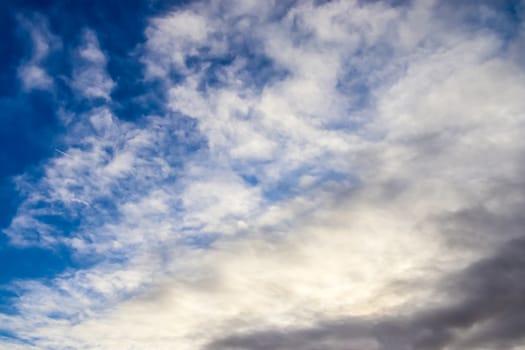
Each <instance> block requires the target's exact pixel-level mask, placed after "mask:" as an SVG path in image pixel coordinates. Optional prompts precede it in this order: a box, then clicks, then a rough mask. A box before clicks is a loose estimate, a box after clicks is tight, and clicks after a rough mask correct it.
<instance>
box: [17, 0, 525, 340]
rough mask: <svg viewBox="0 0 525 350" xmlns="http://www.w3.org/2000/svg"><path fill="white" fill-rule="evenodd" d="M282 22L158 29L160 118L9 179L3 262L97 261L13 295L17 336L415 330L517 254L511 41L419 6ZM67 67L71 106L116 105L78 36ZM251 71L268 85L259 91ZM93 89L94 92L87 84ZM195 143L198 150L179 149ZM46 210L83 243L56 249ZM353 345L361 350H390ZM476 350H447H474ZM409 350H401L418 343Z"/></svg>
mask: <svg viewBox="0 0 525 350" xmlns="http://www.w3.org/2000/svg"><path fill="white" fill-rule="evenodd" d="M278 3H279V2H275V3H274V4H271V3H268V4H266V3H261V2H256V1H253V2H251V1H215V2H211V3H207V2H197V3H193V4H190V5H187V6H186V7H185V8H184V9H180V10H177V11H174V12H172V13H168V14H165V15H163V16H162V17H159V18H154V19H151V21H150V26H149V27H148V29H147V30H146V37H147V41H146V43H145V44H144V45H143V47H142V50H143V57H142V60H143V62H144V64H145V65H146V73H145V74H146V78H147V79H159V80H160V81H161V82H162V84H163V86H164V88H165V89H166V96H167V107H168V109H169V110H170V112H171V113H172V114H171V115H169V116H164V117H157V116H149V117H147V118H146V119H145V121H144V122H143V123H142V124H141V125H138V124H133V123H130V122H124V121H121V120H118V119H117V118H115V116H113V115H112V113H111V112H110V111H109V109H107V108H105V107H103V108H100V109H96V110H92V111H90V112H88V113H86V114H85V115H81V116H78V118H79V119H78V120H77V121H75V122H73V124H72V127H71V130H70V135H69V139H68V140H67V141H68V144H69V145H70V146H69V148H68V149H65V150H64V151H63V152H64V153H63V154H60V155H57V157H56V158H55V159H52V160H50V161H49V162H48V163H46V164H45V166H44V170H45V176H44V177H43V178H42V179H41V180H40V181H39V182H38V183H36V184H34V183H31V182H30V181H28V180H27V179H25V178H20V180H19V183H20V186H21V189H25V191H26V193H27V200H26V201H25V202H24V203H23V204H22V205H21V206H20V208H19V212H18V214H17V216H16V218H15V219H14V220H13V222H12V224H11V226H10V228H9V229H8V230H7V233H8V234H9V235H10V237H11V238H12V240H13V241H14V242H18V243H19V244H45V245H50V246H52V245H53V244H56V243H57V242H60V243H62V244H66V245H69V246H70V247H72V248H73V249H75V251H76V253H77V254H79V256H82V255H83V254H85V255H88V254H91V255H93V256H95V257H105V258H106V260H103V262H101V263H99V264H96V265H95V266H94V267H91V268H88V269H86V270H83V271H77V272H71V271H70V272H66V273H64V274H62V275H60V276H58V277H57V278H56V279H54V280H53V281H51V282H49V283H48V284H47V285H46V284H43V283H40V282H24V283H20V284H19V285H18V286H17V288H19V290H20V291H23V292H21V295H22V297H21V298H20V300H19V302H18V304H17V308H18V309H19V310H21V311H22V312H21V316H20V317H21V318H20V317H18V316H12V317H11V318H12V320H13V322H11V325H10V326H9V329H10V330H11V331H13V332H15V333H16V334H20V335H21V336H22V337H27V338H29V339H33V340H34V342H35V344H38V345H39V346H43V347H50V348H59V349H60V348H64V349H66V348H67V347H80V348H87V349H97V348H122V349H141V348H149V347H153V348H156V349H171V348H173V346H176V347H177V348H178V349H181V350H184V349H188V350H189V349H199V348H205V347H206V346H208V345H209V344H216V346H219V345H217V344H220V340H221V339H226V340H225V343H224V342H223V343H222V344H230V343H228V340H231V339H234V338H232V337H233V336H236V335H243V334H244V335H246V334H248V335H250V334H255V336H256V335H257V334H258V333H257V332H261V331H264V330H267V329H278V330H280V331H282V332H283V333H287V332H288V331H290V334H292V335H293V333H292V332H291V330H292V329H309V328H308V327H316V326H318V325H319V324H320V323H322V322H332V321H333V322H338V321H339V320H348V319H352V320H360V321H361V322H365V321H366V320H370V319H372V320H380V321H381V320H387V319H390V318H389V317H392V315H398V314H403V315H405V314H408V315H412V314H415V315H419V314H418V312H423V313H424V311H425V310H434V309H439V308H440V307H445V306H447V305H449V304H451V303H455V302H457V300H453V299H454V298H455V297H456V295H451V294H448V295H447V293H444V292H443V288H445V287H444V283H443V278H445V277H447V276H453V275H455V274H458V273H461V271H465V269H466V271H470V270H469V266H471V264H473V263H474V262H475V261H477V260H478V259H481V258H482V257H483V256H486V255H487V254H488V253H491V254H492V253H494V252H495V251H497V249H499V247H501V246H502V245H504V244H505V243H506V242H509V241H510V240H512V239H515V238H520V237H522V232H521V231H520V229H519V227H520V222H521V221H520V220H521V217H520V214H519V212H520V210H519V208H520V206H521V205H522V203H523V202H524V201H525V196H524V194H523V190H522V189H519V186H520V185H521V184H522V181H523V180H522V178H521V177H522V175H521V174H522V171H523V167H522V166H521V165H520V160H521V159H522V158H523V152H524V151H525V144H524V142H523V141H522V140H523V137H522V134H523V131H524V130H523V125H524V124H523V118H524V117H525V114H524V111H525V103H524V102H523V98H522V97H523V95H524V93H525V76H524V71H523V67H520V66H519V65H518V64H517V63H516V61H515V58H514V57H513V56H512V52H511V54H509V53H507V52H506V51H505V50H503V47H504V38H501V37H500V36H498V35H497V33H495V32H493V31H491V30H488V29H486V28H483V29H479V28H477V27H476V26H475V25H472V27H471V28H470V29H469V30H465V28H464V27H463V26H462V25H458V24H457V23H456V22H452V20H449V19H447V18H445V17H443V18H442V17H437V16H434V15H433V14H434V12H435V11H437V10H439V5H438V4H437V2H433V1H418V2H414V3H413V4H406V5H402V6H398V7H393V6H390V5H388V4H387V3H385V2H370V3H362V2H358V1H332V2H326V3H323V4H317V3H315V2H307V1H304V2H298V3H296V4H294V5H293V6H292V7H291V8H290V9H289V10H284V9H283V8H282V7H281V6H282V5H280V6H278ZM272 6H274V7H272ZM224 9H232V11H225V10H224ZM458 11H459V10H458ZM487 11H488V10H487ZM78 54H79V57H80V58H81V59H82V60H84V61H85V62H86V66H84V70H79V71H77V80H75V81H78V84H79V85H78V86H79V87H78V91H79V92H80V93H81V94H83V95H84V96H86V97H88V98H93V97H101V98H104V99H109V93H110V91H111V88H112V87H113V84H114V83H113V82H112V81H111V80H110V78H108V77H107V73H106V72H105V70H104V66H105V64H106V58H105V56H104V54H103V53H102V52H101V51H100V48H99V46H98V44H97V42H96V38H95V37H94V36H93V35H91V34H89V32H88V34H86V39H85V44H84V46H82V47H81V48H80V49H79V51H78ZM223 56H228V57H230V61H228V62H229V63H227V64H222V65H220V67H217V64H216V60H219V59H221V58H224V57H223ZM231 56H234V57H233V58H231ZM254 56H255V57H258V58H261V60H262V58H264V59H266V60H267V61H269V62H271V65H272V69H271V70H270V71H269V75H274V76H273V77H272V76H267V77H264V79H263V82H262V83H261V82H259V81H257V77H256V75H257V74H258V68H253V67H250V62H251V61H253V60H255V59H254ZM192 60H196V61H197V62H196V63H195V62H194V63H191V61H192ZM87 72H91V73H90V74H92V75H94V76H98V77H100V78H97V79H94V80H89V82H90V83H89V84H88V83H85V84H83V83H82V81H83V79H80V77H82V76H83V74H87ZM172 72H175V73H177V74H180V75H182V76H183V78H182V79H181V80H180V81H172V80H170V79H169V78H168V77H169V76H170V73H172ZM86 76H87V75H86ZM212 78H213V79H212ZM86 81H88V80H86ZM91 82H93V85H90V84H91ZM75 84H76V83H75ZM261 85H262V86H261ZM97 91H98V92H97ZM183 116H188V117H190V118H193V119H194V120H196V121H197V127H198V132H199V133H200V135H196V132H195V131H192V130H190V129H189V128H185V127H184V126H183V125H181V120H183V119H184V118H185V117H183ZM198 137H203V138H204V139H205V140H206V141H207V144H206V147H202V148H201V149H200V150H199V151H196V152H190V153H188V152H184V151H182V150H181V148H183V145H184V143H187V142H196V141H195V139H194V138H198ZM201 146H202V145H201ZM179 164H182V165H179ZM41 201H46V203H54V204H57V205H56V207H53V206H48V207H47V209H44V211H46V212H47V214H49V212H63V211H71V212H73V213H80V214H78V215H82V216H83V217H84V218H83V225H81V227H80V228H79V229H78V230H77V231H75V232H73V234H72V235H69V236H68V237H64V236H60V235H57V232H56V228H53V227H50V226H49V225H48V224H46V223H45V222H41V221H39V220H38V214H40V213H41V211H42V210H43V209H41V206H39V205H38V204H39V203H40V202H41ZM104 201H110V202H111V203H112V204H113V205H114V208H113V209H112V210H114V211H115V213H114V214H107V213H106V211H108V210H109V209H108V208H106V207H105V206H104V205H103V204H102V203H104ZM58 204H60V205H58ZM480 212H481V213H483V215H482V218H479V215H480V214H479V213H480ZM484 220H485V221H484ZM34 227H37V228H38V233H39V239H38V240H35V239H34V233H31V232H33V231H31V230H29V228H34ZM503 228H504V229H503ZM495 232H496V233H495ZM32 234H33V236H32ZM210 236H211V237H213V238H214V239H216V241H215V242H214V243H213V244H211V245H210V246H208V243H207V242H206V239H208V238H209V237H210ZM192 240H193V241H192ZM112 259H113V260H114V261H117V262H114V263H111V261H112ZM470 269H472V268H470ZM474 270H475V269H474ZM445 284H446V283H445ZM34 305H38V307H37V306H34ZM57 314H58V315H63V317H55V318H53V315H57ZM409 318H410V317H409ZM21 319H23V320H25V321H26V322H28V324H30V325H31V326H32V327H28V326H27V324H24V323H22V322H21V321H20V320H21ZM413 319H415V320H417V319H418V318H417V317H415V316H414V317H413ZM422 319H423V321H424V322H423V321H422V323H423V324H425V325H426V324H427V323H428V324H434V323H433V322H434V321H432V320H430V321H429V320H428V319H427V318H425V317H422ZM410 320H412V318H410ZM341 322H343V321H341ZM384 322H387V321H384ZM406 322H407V324H409V325H412V323H411V322H412V321H411V322H409V321H406ZM425 322H426V323H425ZM387 323H388V322H387ZM413 323H414V324H416V323H417V322H415V321H413ZM435 323H436V324H437V323H439V322H437V321H436V322H435ZM356 324H357V323H356ZM379 324H383V323H381V322H379ZM387 326H388V324H387ZM387 326H385V327H387ZM363 327H364V326H363ZM414 327H415V326H414ZM365 328H366V327H365ZM401 328H402V327H401ZM459 328H461V327H460V326H458V329H459ZM28 329H30V331H28ZM299 333H300V332H299ZM365 333H366V332H364V331H363V334H361V337H360V338H358V341H357V343H356V344H354V345H355V346H356V347H357V348H360V349H361V348H363V349H383V347H381V346H382V344H383V343H382V342H383V341H384V339H374V338H373V336H371V335H370V334H368V333H366V334H365ZM416 333H417V332H415V333H414V334H416ZM473 333H475V331H472V332H471V333H468V334H467V333H465V334H466V335H465V336H464V337H463V338H462V339H460V338H461V337H459V336H458V337H457V338H456V337H455V336H450V337H449V338H446V339H447V340H446V341H447V342H449V343H447V344H449V345H450V348H451V349H474V348H475V347H473V346H476V345H472V346H471V345H468V344H467V343H468V342H467V341H466V340H465V339H467V340H468V339H470V338H469V337H471V338H472V339H473V337H474V336H473V335H472V336H471V334H473ZM381 334H382V333H381ZM400 334H403V333H402V332H401V331H400ZM418 334H419V333H418ZM405 338H406V339H405ZM247 339H248V340H247V341H249V339H251V338H250V337H248V338H247ZM341 339H342V338H341V337H338V336H334V337H333V338H323V339H321V340H319V341H324V342H325V343H322V344H321V343H314V345H311V348H312V349H313V348H329V349H331V348H333V349H342V348H343V345H342V344H343V343H341ZM403 339H405V340H403ZM403 339H401V340H399V339H398V340H399V344H398V343H395V346H398V347H397V348H395V349H410V348H411V347H409V346H412V345H413V344H415V343H413V342H412V341H414V342H415V340H414V339H415V338H413V337H412V338H411V337H404V338H403ZM440 339H441V338H440ZM443 339H444V338H443ZM456 339H459V340H458V341H456ZM343 340H344V339H343ZM398 340H396V341H398ZM316 341H317V340H316ZM338 342H339V343H338ZM261 344H262V343H261ZM284 344H294V345H293V347H292V346H291V345H290V349H291V348H293V349H296V348H297V349H299V348H301V346H300V343H293V339H292V343H284ZM297 344H299V345H297ZM320 344H321V345H320ZM323 344H324V345H323ZM458 344H459V345H458ZM461 344H463V345H461ZM465 344H466V345H465ZM472 344H474V343H472ZM281 345H282V344H281ZM276 346H277V345H276ZM316 346H317V347H316ZM461 346H463V348H461ZM469 346H471V347H469ZM223 348H224V347H223ZM232 348H233V347H232ZM238 348H239V347H238ZM240 348H245V349H259V348H263V345H260V347H259V348H258V347H257V344H256V343H251V344H250V343H246V345H245V346H244V347H240ZM280 348H283V349H284V348H286V346H284V345H282V346H281V347H280ZM478 348H479V347H478ZM476 349H477V348H476Z"/></svg>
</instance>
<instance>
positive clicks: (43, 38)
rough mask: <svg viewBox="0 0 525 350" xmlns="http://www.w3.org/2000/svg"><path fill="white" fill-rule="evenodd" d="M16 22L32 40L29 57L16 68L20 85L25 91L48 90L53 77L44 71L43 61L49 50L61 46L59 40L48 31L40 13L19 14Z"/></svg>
mask: <svg viewBox="0 0 525 350" xmlns="http://www.w3.org/2000/svg"><path fill="white" fill-rule="evenodd" d="M18 23H19V25H20V27H21V28H23V30H24V31H25V32H26V33H27V34H28V35H29V36H30V38H31V42H32V45H31V46H32V47H31V50H30V52H31V54H30V56H29V58H27V59H25V60H24V62H23V63H22V65H21V66H20V67H19V68H18V76H19V79H20V80H21V82H22V87H23V89H24V90H26V91H30V90H33V89H38V90H50V89H52V87H53V78H52V77H51V76H49V74H48V72H47V71H46V69H45V67H44V61H45V60H46V58H47V56H48V55H49V53H50V52H52V51H54V50H57V49H59V48H60V47H61V41H60V39H59V38H58V37H57V36H55V35H53V34H52V33H51V32H50V31H49V26H48V23H47V21H46V19H45V18H44V17H42V16H41V15H38V14H34V15H32V16H31V17H23V16H19V17H18Z"/></svg>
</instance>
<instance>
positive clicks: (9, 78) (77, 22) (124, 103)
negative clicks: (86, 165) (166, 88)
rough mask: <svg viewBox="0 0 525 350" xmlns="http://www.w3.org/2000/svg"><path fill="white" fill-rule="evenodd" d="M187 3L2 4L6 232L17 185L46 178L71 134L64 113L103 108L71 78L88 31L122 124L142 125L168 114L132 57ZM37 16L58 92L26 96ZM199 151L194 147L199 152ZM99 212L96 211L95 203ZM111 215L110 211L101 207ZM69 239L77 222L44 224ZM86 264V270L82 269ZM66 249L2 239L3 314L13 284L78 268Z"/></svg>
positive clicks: (39, 0) (0, 203)
mask: <svg viewBox="0 0 525 350" xmlns="http://www.w3.org/2000/svg"><path fill="white" fill-rule="evenodd" d="M182 3H183V2H181V1H140V0H125V1H124V0H122V1H104V0H95V1H89V2H84V1H46V0H34V1H24V0H21V1H2V2H1V4H0V29H1V30H2V41H1V42H0V67H2V74H0V111H1V113H0V123H1V128H0V229H3V228H5V227H6V226H8V225H9V223H10V221H11V219H12V218H13V216H14V215H15V213H16V209H17V207H18V205H19V204H20V202H21V200H22V198H21V194H20V193H19V192H18V191H17V189H16V188H15V185H14V183H13V181H12V179H13V177H14V176H17V175H20V174H23V173H26V174H31V175H32V176H34V178H35V179H38V178H39V174H38V165H39V164H42V162H43V161H44V160H45V159H48V158H50V157H52V156H54V155H56V154H55V153H56V152H57V151H56V150H57V149H61V148H62V146H63V145H61V142H62V136H63V135H64V132H65V130H64V127H63V125H62V124H61V122H60V120H59V116H58V110H59V108H61V107H62V108H64V109H66V110H67V111H69V112H72V113H81V112H84V111H86V110H88V109H90V108H93V107H95V106H96V105H97V104H100V103H101V102H100V101H94V102H93V101H91V102H90V101H86V100H82V99H79V98H77V97H75V95H74V94H73V92H72V91H71V90H70V88H69V86H68V84H67V81H66V80H67V79H68V78H67V77H71V73H72V62H71V54H72V53H73V52H74V51H75V49H76V47H78V45H79V43H80V40H81V38H82V33H83V32H84V31H85V30H86V29H91V30H93V31H95V33H96V35H97V37H98V40H99V42H100V46H101V49H102V50H103V52H104V53H105V54H106V55H107V56H108V66H107V69H108V73H109V74H110V75H111V78H112V79H113V80H114V81H115V82H116V84H117V85H116V87H115V89H114V90H113V93H112V96H111V97H112V103H111V104H110V108H111V109H112V110H113V112H114V113H115V115H116V116H118V117H119V118H122V119H126V120H130V121H140V118H141V117H142V116H143V115H146V114H156V113H158V114H160V113H162V112H163V109H162V106H163V96H162V95H161V94H160V92H159V91H160V90H159V89H157V88H156V87H155V83H148V82H145V81H143V79H142V69H143V67H142V65H141V64H140V63H139V61H138V59H137V57H135V56H134V55H133V50H134V49H135V47H137V45H140V44H141V43H142V42H143V41H144V29H145V26H146V25H147V19H148V18H149V17H150V16H152V15H155V14H158V13H160V12H163V11H167V10H168V9H169V8H171V7H173V6H175V5H177V4H182ZM35 14H37V15H39V16H41V17H42V18H44V19H45V20H47V21H48V27H49V30H50V32H51V33H52V34H53V35H55V36H57V37H58V38H60V40H61V41H62V46H61V48H59V49H58V50H56V51H51V52H50V53H49V55H48V57H46V58H45V59H44V60H43V61H42V66H43V67H44V68H45V70H46V71H47V72H48V74H49V75H50V76H51V77H52V78H53V80H54V86H53V90H52V91H44V90H31V91H23V90H22V87H21V83H20V81H19V78H18V75H17V74H18V73H17V70H18V68H19V67H20V65H21V64H22V63H23V62H25V61H27V60H28V59H29V57H31V54H32V50H33V42H32V40H31V36H30V33H28V32H27V31H26V30H24V29H23V28H21V26H20V23H19V21H18V20H17V18H20V16H22V17H24V18H28V19H30V20H31V19H32V18H33V16H34V15H35ZM193 146H195V145H193ZM95 204H97V203H95ZM98 204H100V205H103V206H105V207H107V209H110V208H111V203H106V205H105V204H104V203H98ZM39 219H40V220H41V221H42V222H44V223H46V224H49V225H52V226H54V227H56V228H58V229H59V231H61V232H63V233H64V234H65V235H67V234H68V232H70V231H73V230H74V229H75V228H76V227H78V224H79V222H78V218H75V217H74V216H68V215H64V217H58V216H57V217H55V216H53V217H42V218H39ZM83 263H84V262H83ZM80 265H82V264H80V262H75V261H73V259H72V256H71V252H69V251H67V249H65V248H60V247H55V248H54V249H52V250H51V249H44V248H36V247H13V246H11V245H10V244H9V242H8V239H7V237H6V236H5V235H4V234H3V233H0V268H1V270H2V274H1V276H0V311H2V312H3V311H5V310H4V309H5V308H6V307H8V305H9V303H10V302H9V299H10V298H12V297H16V293H13V292H12V291H10V290H8V289H7V287H8V286H9V284H10V283H11V282H13V281H15V280H19V279H32V278H50V277H52V276H55V275H56V274H57V273H60V272H63V271H65V270H66V269H68V268H75V267H79V266H80Z"/></svg>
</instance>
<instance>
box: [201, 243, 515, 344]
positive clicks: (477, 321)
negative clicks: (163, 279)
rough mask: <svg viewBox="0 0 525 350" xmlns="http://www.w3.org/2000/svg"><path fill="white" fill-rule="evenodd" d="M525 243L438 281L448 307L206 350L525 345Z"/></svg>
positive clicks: (253, 336)
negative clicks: (449, 303) (447, 296)
mask: <svg viewBox="0 0 525 350" xmlns="http://www.w3.org/2000/svg"><path fill="white" fill-rule="evenodd" d="M524 252H525V239H524V238H520V239H516V240H513V241H511V242H510V243H508V244H506V245H505V246H503V247H502V248H501V249H500V250H499V251H498V252H497V253H495V254H494V255H493V256H491V257H489V258H485V259H482V260H480V261H478V262H477V263H474V264H473V265H471V266H470V267H468V268H466V269H465V270H464V271H462V272H460V273H459V274H457V275H455V276H448V278H446V279H444V280H443V281H442V286H443V288H444V291H443V292H444V293H445V294H448V295H449V298H450V299H451V300H457V301H456V302H454V303H451V305H448V306H440V307H435V306H434V307H431V306H429V307H427V308H426V309H423V310H421V311H415V312H411V313H410V312H402V313H401V314H400V315H389V316H385V317H383V318H375V319H373V318H358V317H356V318H346V319H341V320H337V321H329V322H324V323H320V324H318V325H317V326H316V327H312V328H309V329H299V330H285V329H284V330H279V329H276V330H267V331H260V332H254V333H248V334H239V335H230V336H226V337H224V338H223V339H218V340H216V341H214V342H213V343H211V344H209V346H208V347H207V349H209V350H219V349H245V350H269V349H273V350H277V349H287V350H295V349H302V350H304V349H308V350H318V349H319V350H320V349H325V350H343V349H344V350H352V349H359V350H368V349H371V350H372V349H374V350H386V349H388V350H409V349H413V350H415V349H418V350H434V349H435V350H437V349H451V350H452V349H458V350H459V349H465V350H466V349H480V348H484V347H488V348H491V349H492V348H494V349H512V347H513V346H514V345H516V344H517V342H519V341H522V340H524V339H525V314H524V313H523V310H525V254H524Z"/></svg>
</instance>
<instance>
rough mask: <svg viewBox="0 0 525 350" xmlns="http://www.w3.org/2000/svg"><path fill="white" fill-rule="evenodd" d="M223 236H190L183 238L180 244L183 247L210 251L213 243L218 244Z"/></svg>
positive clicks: (207, 234)
mask: <svg viewBox="0 0 525 350" xmlns="http://www.w3.org/2000/svg"><path fill="white" fill-rule="evenodd" d="M221 236H222V235H221V234H220V233H202V234H197V235H189V236H185V237H184V238H182V240H181V241H180V243H181V244H182V245H185V246H188V247H192V248H197V249H210V248H212V246H213V243H214V242H216V241H217V240H218V239H219V238H220V237H221Z"/></svg>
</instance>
